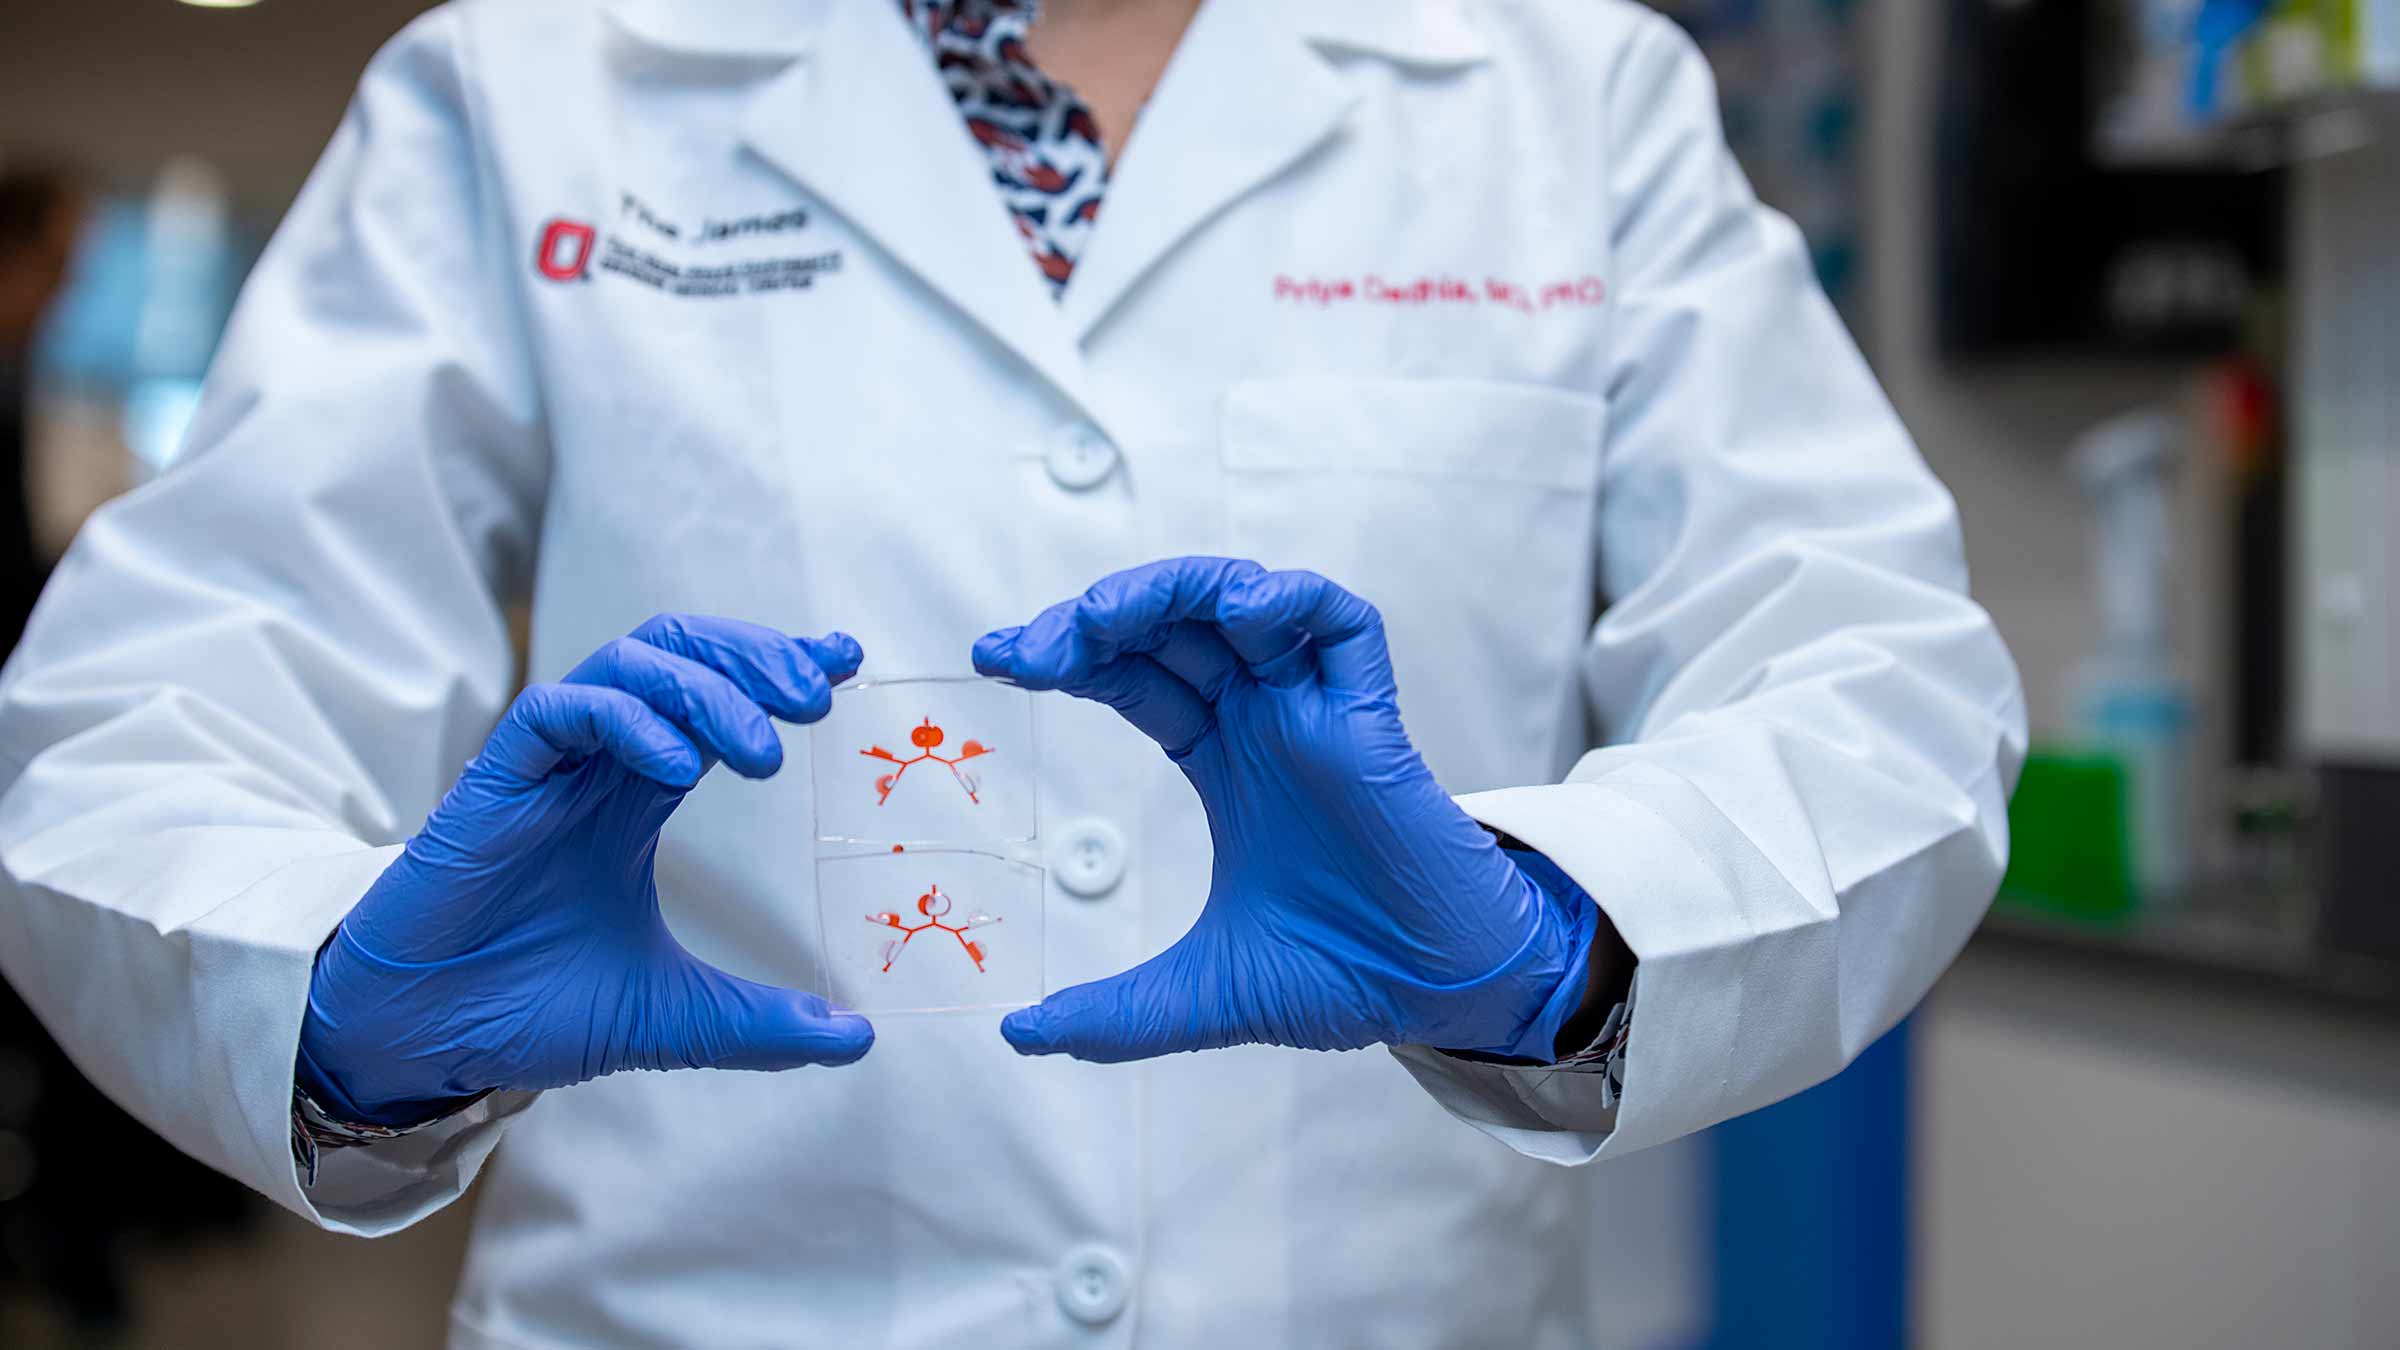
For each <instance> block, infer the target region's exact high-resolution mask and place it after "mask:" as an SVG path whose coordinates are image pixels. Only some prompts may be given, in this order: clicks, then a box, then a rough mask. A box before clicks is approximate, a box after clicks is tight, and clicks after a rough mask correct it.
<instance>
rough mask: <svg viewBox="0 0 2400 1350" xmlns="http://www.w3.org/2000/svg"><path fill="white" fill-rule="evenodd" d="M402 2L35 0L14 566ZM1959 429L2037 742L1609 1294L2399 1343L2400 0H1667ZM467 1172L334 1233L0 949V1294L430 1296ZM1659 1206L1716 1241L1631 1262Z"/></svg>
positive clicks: (7, 222) (14, 302) (155, 452)
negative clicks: (1949, 941)
mask: <svg viewBox="0 0 2400 1350" xmlns="http://www.w3.org/2000/svg"><path fill="white" fill-rule="evenodd" d="M422 8H424V6H423V5H422V4H419V3H416V0H346V2H345V3H342V4H302V3H299V0H265V2H264V3H258V4H254V5H244V4H241V3H240V0H213V2H212V3H210V4H208V5H206V6H203V5H200V4H198V3H188V4H187V3H177V2H176V0H76V2H75V3H72V4H42V3H37V2H36V0H11V3H10V4H9V6H8V9H7V14H6V17H5V18H4V19H0V39H4V40H0V593H4V594H0V600H4V602H5V604H6V606H7V614H6V619H5V622H6V626H7V633H8V636H9V637H10V638H11V639H13V637H14V635H15V633H16V632H17V629H18V627H19V626H20V625H21V623H22V620H23V617H24V614H25V611H26V609H27V607H28V606H29V605H30V604H31V602H32V597H33V596H34V595H35V594H36V592H37V591H38V589H39V586H40V582H41V578H42V575H43V573H44V570H45V569H46V568H47V566H48V565H49V563H50V562H51V561H53V560H55V559H56V557H57V556H58V554H59V552H60V550H61V549H62V548H63V547H64V546H65V544H66V542H67V540H68V539H69V538H70V537H71V535H72V533H73V531H74V530H75V528H76V526H77V524H78V523H79V522H80V521H81V520H82V519H83V518H84V516H85V515H86V514H87V513H88V512H89V511H90V510H91V509H92V508H93V507H94V506H95V505H96V504H98V503H99V502H101V501H103V500H105V499H106V498H108V497H109V496H110V495H112V494H115V493H118V492H121V491H124V490H126V489H127V488H128V487H130V486H132V485H135V484H137V483H139V482H140V481H142V480H143V479H144V478H146V477H148V476H150V475H153V474H156V473H159V472H162V471H165V470H167V469H168V468H170V467H171V465H172V464H173V461H174V458H175V454H176V450H177V446H178V444H179V441H180V436H181V432H182V428H183V426H184V424H185V422H186V420H187V419H188V418H189V416H190V414H191V411H192V407H193V404H194V400H195V398H196V395H197V391H198V388H199V382H200V379H201V377H202V375H203V373H204V371H205V369H206V367H207V364H208V360H209V357H210V354H211V350H212V347H213V344H214V342H215V340H216V338H217V335H218V332H219V330H220V328H221V326H222V324H223V322H224V319H225V317H226V313H227V310H228V307H229V305H230V303H231V301H232V297H233V295H234V293H235V291H236V289H237V287H238V286H239V284H240V282H241V278H242V276H243V273H244V271H245V269H246V267H247V265H248V264H249V262H250V261H251V260H252V259H253V257H254V256H255V254H256V252H257V250H258V248H259V247H260V246H261V244H262V243H263V241H264V239H265V237H266V235H267V234H268V233H269V232H270V231H271V230H272V228H273V226H274V224H275V222H276V220H277V218H278V217H279V216H280V214H281V213H282V211H283V209H284V208H285V206H286V205H287V204H288V203H289V201H290V199H291V197H292V195H293V194H294V192H295V191H296V190H297V189H298V187H299V184H300V182H301V180H302V178H303V176H304V175H305V174H306V172H307V170H308V168H309V165H310V164H311V163H312V161H313V160H314V158H315V156H316V154H317V152H318V150H319V149H320V148H321V146H322V144H323V142H324V140H325V138H326V136H327V135H328V134H329V133H330V131H331V130H332V128H333V125H334V123H335V121H336V119H337V118H338V117H339V115H340V113H341V110H342V107H343V104H344V101H345V99H346V97H347V95H348V93H349V90H350V87H351V85H352V82H353V80H354V79H355V77H356V75H357V73H358V71H359V69H360V67H361V66H362V65H363V64H364V63H365V61H366V59H367V57H368V56H369V54H370V53H371V52H372V51H373V50H374V49H375V47H376V46H377V45H378V44H379V43H380V42H381V41H382V40H383V39H384V38H386V37H388V36H389V35H390V34H391V33H392V32H393V31H395V30H396V29H397V28H398V27H400V26H401V25H402V24H403V23H404V22H406V21H407V19H409V18H410V17H411V16H412V15H413V14H414V13H415V12H416V11H418V10H420V9H422ZM1661 8H1664V9H1666V10H1667V11H1668V12H1670V13H1671V14H1673V15H1674V16H1675V17H1676V18H1678V19H1679V20H1681V21H1682V22H1684V23H1685V24H1686V25H1687V26H1688V27H1689V28H1690V29H1691V30H1692V32H1693V33H1694V34H1695V36H1696V37H1698V38H1699V40H1700V41H1701V42H1702V44H1703V45H1704V46H1705V47H1706V49H1707V50H1708V51H1709V52H1710V54H1711V56H1712V57H1713V58H1714V60H1715V62H1716V65H1717V68H1718V72H1719V78H1720V82H1721V86H1722V95H1723V102H1724V107H1725V114H1726V125H1727V128H1728V134H1729V136H1730V137H1731V138H1732V140H1733V141H1734V143H1735V146H1736V148H1737V150H1738V151H1739V152H1740V153H1741V155H1742V157H1743V159H1744V162H1745V164H1746V165H1747V166H1748V168H1749V170H1750V172H1751V175H1752V177H1753V179H1754V181H1755V182H1756V183H1757V185H1758V187H1759V189H1760V191H1761V193H1762V195H1764V196H1765V197H1767V198H1768V199H1769V200H1770V201H1772V202H1774V203H1776V204H1777V205H1778V206H1780V207H1781V208H1782V209H1784V210H1785V211H1786V212H1788V213H1789V214H1791V215H1792V216H1793V217H1794V218H1795V219H1797V220H1798V221H1799V223H1800V224H1801V225H1802V227H1803V228H1804V229H1805V230H1806V231H1807V234H1808V236H1809V238H1810V240H1811V242H1812V244H1813V245H1814V248H1815V252H1816V258H1817V262H1818V266H1819V270H1820V271H1821V273H1822V275H1823V277H1824V280H1825V283H1826V285H1827V287H1828V289H1829V290H1830V291H1831V292H1832V294H1833V295H1834V297H1835V299H1836V301H1837V303H1838V304H1839V305H1840V306H1841V307H1842V309H1843V310H1844V312H1845V313H1846V314H1847V315H1848V316H1849V318H1850V321H1851V323H1852V325H1853V327H1854V328H1855V330H1856V331H1857V333H1858V334H1859V337H1860V339H1861V341H1862V343H1863V344H1864V345H1865V347H1866V349H1867V351H1868V353H1869V355H1870V357H1871V358H1872V360H1873V361H1874V364H1875V366H1876V368H1877V369H1878V370H1879V372H1880V373H1881V375H1882V378H1883V380H1884V382H1885V384H1886V386H1887V388H1888V389H1889V391H1890V393H1891V396H1892V398H1893V399H1894V401H1895V402H1896V403H1897V404H1898V406H1899V409H1900V411H1901V413H1902V414H1903V416H1904V417H1905V418H1906V419H1907V421H1908V423H1909V425H1910V427H1911V428H1912V429H1913V430H1914V432H1915V433H1916V436H1917V438H1918V440H1919V442H1920V443H1921V445H1922V446H1923V449H1924V453H1925V456H1926V458H1927V459H1928V460H1930V461H1931V463H1932V465H1933V467H1934V468H1935V470H1936V471H1937V472H1938V473H1940V475H1941V476H1942V477H1943V478H1944V479H1945V480H1946V481H1947V482H1948V483H1949V485H1950V486H1951V488H1952V489H1953V490H1954V491H1955V492H1956V494H1957V496H1958V500H1959V505H1960V508H1961V510H1962V512H1963V514H1964V517H1965V521H1966V528H1967V543H1968V551H1969V555H1970V561H1971V563H1972V567H1973V572H1974V584H1975V589H1976V593H1977V595H1978V597H1979V598H1980V599H1981V600H1982V601H1983V603H1984V604H1985V605H1986V606H1988V607H1989V608H1990V609H1991V611H1992V612H1993V613H1994V614H1995V615H1996V616H1997V618H1998V620H1999V623H2000V626H2001V628H2002V629H2003V631H2004V632H2005V633H2006V634H2007V637H2008V639H2009V642H2010V644H2011V646H2012V647H2013V649H2014V651H2015V653H2016V656H2017V659H2018V661H2019V662H2020V664H2021V666H2022V668H2023V672H2024V677H2025V682H2026V686H2027V691H2028V694H2029V698H2030V704H2031V716H2032V724H2033V730H2034V737H2035V744H2034V753H2033V758H2032V761H2031V763H2030V764H2029V765H2028V767H2027V769H2026V772H2025V776H2024V780H2023V784H2022V787H2021V788H2020V790H2019V792H2018V795H2017V798H2016V801H2015V804H2014V806H2013V808H2012V811H2011V816H2012V820H2013V822H2014V826H2015V858H2014V862H2013V864H2012V868H2011V871H2010V874H2009V878H2008V882H2007V885H2006V888H2005V891H2004V894H2003V895H2002V897H2001V899H2000V901H1999V903H1998V904H1997V905H1996V906H1995V908H1994V910H1993V912H1992V915H1991V917H1990V919H1989V920H1988V922H1987V923H1986V925H1985V927H1984V930H1983V931H1982V932H1981V933H1980V934H1979V935H1978V936H1977V937H1976V938H1975V940H1974V941H1973V942H1972V944H1971V945H1970V946H1969V948H1968V950H1967V952H1966V954H1965V955H1964V956H1963V957H1962V959H1961V960H1960V961H1959V963H1958V964H1957V966H1956V967H1955V969H1954V970H1953V971H1952V973H1951V974H1950V975H1949V976H1948V977H1947V978H1945V979H1944V980H1943V982H1942V983H1941V984H1940V985H1939V986H1938V987H1937V988H1936V989H1935V991H1934V993H1933V994H1932V996H1931V998H1930V999H1929V1001H1928V1002H1927V1003H1926V1005H1925V1006H1924V1008H1923V1009H1922V1011H1921V1012H1920V1013H1919V1014H1918V1015H1917V1016H1915V1017H1914V1018H1912V1019H1911V1020H1910V1021H1909V1022H1908V1023H1906V1024H1904V1025H1903V1026H1902V1027H1901V1028H1900V1029H1899V1030H1898V1031H1895V1032H1894V1033H1893V1034H1892V1035H1891V1036H1890V1037H1888V1038H1887V1039H1886V1040H1885V1041H1884V1042H1883V1043H1882V1044H1880V1045H1879V1046H1878V1047H1877V1048H1876V1049H1875V1050H1874V1051H1872V1052H1870V1053H1869V1054H1868V1055H1867V1056H1866V1057H1865V1058H1864V1059H1862V1060H1861V1061H1860V1063H1859V1064H1858V1065H1857V1066H1856V1067H1854V1068H1853V1069H1852V1070H1851V1071H1850V1072H1848V1073H1846V1074H1844V1075H1843V1076H1842V1077H1841V1078H1839V1079H1836V1080H1835V1081H1833V1082H1832V1083H1829V1084H1827V1085H1825V1086H1824V1087H1821V1088H1818V1089H1816V1090H1814V1091H1812V1092H1810V1093H1807V1094H1804V1095H1803V1096H1802V1097H1799V1098H1796V1099H1794V1100H1792V1101H1791V1102H1788V1103H1786V1104H1784V1105H1782V1106H1779V1107H1777V1108H1774V1109H1773V1110H1772V1111H1770V1112H1767V1113H1764V1114H1762V1115H1761V1116H1757V1117H1752V1118H1750V1119H1746V1120H1742V1121H1736V1122H1733V1123H1732V1124H1729V1125H1727V1126H1724V1127H1721V1128H1720V1129H1718V1130H1716V1131H1713V1132H1711V1133H1710V1134H1709V1135H1707V1136H1704V1137H1701V1138H1698V1139H1695V1140H1690V1141H1686V1142H1685V1143H1682V1144H1679V1145H1676V1146H1674V1147H1671V1148H1668V1149H1664V1150H1658V1151H1656V1152H1655V1153H1653V1154H1650V1155H1643V1156H1640V1157H1637V1158H1634V1159H1629V1160H1627V1161H1625V1162H1622V1163H1616V1164H1610V1166H1612V1167H1614V1168H1617V1169H1619V1175H1620V1177H1621V1182H1620V1184H1621V1185H1622V1186H1624V1187H1626V1188H1628V1189H1629V1190H1641V1189H1645V1188H1648V1189H1653V1190H1655V1191H1656V1192H1657V1193H1659V1194H1676V1195H1700V1196H1706V1197H1710V1198H1709V1199H1708V1200H1707V1201H1706V1202H1705V1203H1699V1204H1691V1203H1688V1202H1686V1203H1684V1204H1683V1208H1684V1209H1686V1210H1688V1211H1689V1212H1688V1213H1687V1214H1686V1215H1685V1221H1684V1222H1683V1223H1682V1224H1681V1225H1680V1226H1676V1225H1669V1227H1668V1228H1667V1229H1666V1230H1665V1231H1657V1232H1646V1233H1643V1234H1640V1235H1633V1237H1632V1238H1631V1239H1630V1240H1626V1241H1623V1242H1620V1243H1617V1244H1616V1245H1614V1246H1612V1247H1611V1250H1610V1251H1609V1252H1608V1253H1607V1254H1606V1259H1605V1260H1602V1259H1599V1257H1598V1256H1596V1258H1595V1261H1594V1267H1595V1268H1594V1274H1593V1279H1594V1286H1595V1291H1596V1293H1595V1296H1596V1297H1604V1298H1606V1299H1608V1300H1609V1301H1610V1304H1611V1306H1612V1307H1613V1308H1614V1309H1616V1316H1617V1320H1618V1325H1620V1326H1621V1327H1622V1328H1623V1342H1624V1343H1625V1344H1628V1345H1713V1346H1753V1345H1755V1346H1778V1347H1793V1346H1829V1347H1830V1346H1844V1347H1852V1346H1876V1345H1894V1344H1917V1345H1926V1346H1935V1347H1985V1346H1989V1347H2016V1346H2108V1347H2147V1346H2162V1347H2164V1346H2172V1347H2177V1348H2178V1350H2186V1348H2189V1347H2217V1346H2224V1347H2253V1346H2267V1345H2273V1346H2291V1347H2388V1346H2394V1345H2400V1278H2395V1277H2396V1276H2400V888H2396V887H2395V884H2394V881H2393V876H2394V870H2395V869H2394V863H2395V861H2396V858H2395V852H2394V850H2395V848H2400V844H2395V842H2394V840H2395V836H2400V679H2396V678H2395V676H2394V674H2393V671H2394V668H2395V666H2396V665H2400V622H2396V620H2400V606H2395V603H2394V601H2393V598H2392V596H2393V591H2394V588H2395V586H2396V585H2400V542H2396V541H2395V538H2394V535H2395V529H2394V524H2395V521H2400V0H2234V2H2232V3H2223V2H2221V0H2212V2H2211V3H2205V4H2204V3H2202V0H1683V2H1682V3H1668V4H1663V5H1661ZM465 1208H466V1207H465V1206H461V1207H459V1209H458V1210H456V1211H453V1212H451V1213H448V1214H445V1215H443V1216H440V1217H438V1218H437V1219H435V1220H433V1221H432V1222H429V1223H427V1224H424V1225H422V1226H420V1227H418V1228H416V1229H413V1230H410V1231H409V1232H407V1233H405V1234H402V1235H400V1236H398V1237H395V1238H391V1239H387V1240H384V1241H381V1242H378V1243H376V1244H372V1245H370V1244H366V1243H362V1242H358V1241H354V1240H349V1239H344V1238H339V1237H334V1236H330V1235H327V1234H324V1233H320V1232H317V1231H315V1230H313V1229H310V1228H308V1227H306V1226H304V1225H302V1224H300V1223H299V1222H297V1221H296V1220H293V1219H291V1218H289V1217H288V1216H285V1215H283V1214H281V1213H279V1212H276V1211H274V1210H273V1209H271V1208H270V1207H268V1206H267V1205H265V1204H264V1203H263V1202H260V1201H257V1200H255V1199H253V1198H250V1197H248V1196H247V1194H246V1193H245V1192H243V1191H241V1190H240V1189H239V1188H236V1187H235V1186H233V1185H232V1183H230V1182H226V1181H224V1180H222V1179H220V1178H217V1177H216V1176H214V1175H213V1174H211V1173H209V1172H207V1171H206V1170H204V1169H202V1168H200V1167H198V1166H197V1165H196V1164H192V1163H190V1162H188V1161H186V1160H185V1159H183V1158H182V1157H181V1156H180V1155H178V1154H176V1153H175V1152H174V1151H173V1150H171V1149H170V1148H168V1147H167V1146H166V1145H164V1144H162V1143H159V1142H157V1141H156V1140H155V1139H154V1138H152V1137H151V1136H149V1135H148V1134H147V1133H146V1132H144V1131H143V1130H142V1129H141V1128H140V1127H138V1126H136V1125H134V1124H133V1123H132V1122H130V1121H129V1120H127V1119H126V1118H124V1117H123V1116H121V1115H119V1114H118V1113H116V1112H115V1111H114V1109H113V1108H112V1107H110V1106H109V1105H108V1104H107V1102H106V1101H105V1100H104V1099H102V1098H100V1097H99V1096H98V1095H97V1094H96V1093H95V1092H93V1091H92V1090H91V1089H90V1088H89V1087H88V1086H86V1085H85V1084H84V1083H83V1082H82V1080H81V1079H80V1078H79V1076H78V1075H77V1074H76V1073H75V1071H74V1069H73V1068H72V1066H71V1065H69V1064H68V1063H66V1062H65V1061H64V1060H63V1059H62V1058H61V1057H60V1055H59V1054H58V1052H57V1051H56V1050H55V1048H54V1047H52V1046H51V1045H50V1043H49V1042H48V1040H47V1038H46V1037H44V1035H43V1034H42V1033H41V1031H40V1029H39V1027H38V1026H37V1025H36V1024H35V1023H34V1022H33V1021H32V1020H31V1018H30V1017H29V1016H28V1015H27V1014H26V1012H25V1010H24V1009H23V1007H22V1006H21V1005H19V1004H18V1003H17V1002H16V1001H15V1000H14V998H13V997H11V996H8V995H7V994H6V993H5V991H0V1345H7V1346H15V1347H50V1346H109V1347H151V1346H192V1345H228V1346H233V1345H239V1346H247V1347H280V1346H303V1345H324V1344H347V1345H361V1346H395V1347H400V1346H430V1345H435V1344H438V1343H439V1339H440V1336H441V1334H442V1331H443V1328H444V1325H445V1319H444V1306H445V1304H446V1302H447V1299H448V1294H449V1288H450V1286H451V1284H452V1282H453V1281H454V1279H455V1274H456V1270H457V1265H458V1261H459V1255H460V1249H461V1244H462V1242H463V1239H464V1234H465V1223H466V1215H465V1213H464V1210H465ZM1644 1251H1650V1252H1669V1251H1672V1252H1675V1253H1680V1254H1691V1253H1697V1254H1698V1258H1699V1259H1696V1260H1690V1261H1683V1260H1664V1259H1661V1260H1645V1259H1644V1256H1643V1252H1644Z"/></svg>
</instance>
